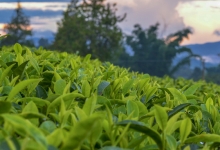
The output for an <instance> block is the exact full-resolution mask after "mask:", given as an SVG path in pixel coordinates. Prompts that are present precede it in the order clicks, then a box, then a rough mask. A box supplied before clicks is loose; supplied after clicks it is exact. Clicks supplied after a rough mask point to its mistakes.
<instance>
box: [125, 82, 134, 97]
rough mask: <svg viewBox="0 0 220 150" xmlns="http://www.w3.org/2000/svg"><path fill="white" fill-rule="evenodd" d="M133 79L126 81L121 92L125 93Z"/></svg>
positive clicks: (131, 84)
mask: <svg viewBox="0 0 220 150" xmlns="http://www.w3.org/2000/svg"><path fill="white" fill-rule="evenodd" d="M133 83H134V80H133V79H131V80H129V81H128V82H126V83H125V85H124V86H123V87H122V93H123V94H126V93H127V92H128V90H129V89H131V87H132V86H133Z"/></svg>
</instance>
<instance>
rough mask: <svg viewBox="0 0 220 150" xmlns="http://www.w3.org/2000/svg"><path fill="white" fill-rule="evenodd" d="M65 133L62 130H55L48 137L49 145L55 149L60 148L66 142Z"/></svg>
mask: <svg viewBox="0 0 220 150" xmlns="http://www.w3.org/2000/svg"><path fill="white" fill-rule="evenodd" d="M63 132H64V131H63V129H61V128H58V129H56V130H54V131H53V132H52V133H51V134H49V135H48V136H47V142H48V144H49V145H53V146H54V147H58V146H59V145H60V144H61V143H62V142H63V141H64V140H65V137H64V134H63Z"/></svg>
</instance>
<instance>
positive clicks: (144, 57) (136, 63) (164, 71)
mask: <svg viewBox="0 0 220 150" xmlns="http://www.w3.org/2000/svg"><path fill="white" fill-rule="evenodd" d="M158 28H159V24H158V23H157V24H155V25H153V26H150V28H149V29H146V30H145V29H143V28H142V27H141V26H140V25H139V24H136V25H135V26H134V30H133V31H132V35H128V36H127V38H126V43H127V45H129V46H130V47H131V48H132V49H133V51H134V56H132V57H130V59H129V62H125V63H126V64H128V63H129V64H130V67H131V70H134V71H140V72H143V73H149V74H151V75H155V76H164V75H171V74H172V73H173V72H175V71H176V70H177V69H178V68H179V66H181V65H184V64H186V63H190V59H189V58H190V57H192V56H194V55H193V54H192V52H191V50H190V49H188V48H186V47H182V46H180V43H181V42H182V41H183V40H184V38H188V35H189V34H191V31H190V29H183V30H181V31H178V32H176V33H174V34H170V35H169V36H168V37H167V38H166V39H160V38H158V33H157V32H158ZM183 52H186V53H188V56H186V57H185V59H183V60H182V61H181V62H179V63H178V64H177V65H176V66H175V67H173V68H171V66H172V61H173V59H174V58H175V57H176V56H177V54H180V53H183Z"/></svg>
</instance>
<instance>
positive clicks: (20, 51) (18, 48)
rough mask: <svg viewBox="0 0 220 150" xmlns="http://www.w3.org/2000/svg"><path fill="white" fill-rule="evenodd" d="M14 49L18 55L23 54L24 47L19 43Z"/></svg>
mask: <svg viewBox="0 0 220 150" xmlns="http://www.w3.org/2000/svg"><path fill="white" fill-rule="evenodd" d="M13 48H14V51H15V53H16V54H22V47H21V45H20V44H19V43H15V45H14V46H13Z"/></svg>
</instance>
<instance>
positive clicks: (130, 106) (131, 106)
mask: <svg viewBox="0 0 220 150" xmlns="http://www.w3.org/2000/svg"><path fill="white" fill-rule="evenodd" d="M131 113H133V114H132V118H139V108H138V105H137V104H136V103H135V102H134V101H130V100H128V101H127V115H130V114H131Z"/></svg>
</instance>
